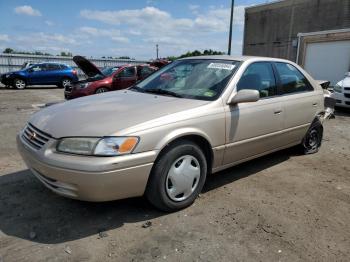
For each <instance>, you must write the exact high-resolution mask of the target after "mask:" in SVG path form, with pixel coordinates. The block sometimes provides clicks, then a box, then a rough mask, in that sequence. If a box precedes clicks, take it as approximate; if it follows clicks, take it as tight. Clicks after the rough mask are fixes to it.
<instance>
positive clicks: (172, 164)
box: [145, 140, 207, 212]
mask: <svg viewBox="0 0 350 262" xmlns="http://www.w3.org/2000/svg"><path fill="white" fill-rule="evenodd" d="M206 176H207V161H206V158H205V155H204V153H203V151H202V150H201V149H200V147H199V146H198V145H196V144H195V143H193V142H191V141H187V140H183V141H179V142H176V143H174V144H172V145H170V146H169V148H167V149H166V150H165V151H163V152H161V155H160V156H159V158H158V159H157V161H156V162H155V164H154V166H153V169H152V172H151V175H150V178H149V180H148V184H147V188H146V193H145V195H146V198H147V199H148V201H149V202H151V203H152V204H153V205H154V206H155V207H156V208H158V209H160V210H163V211H167V212H172V211H177V210H180V209H183V208H185V207H188V206H190V205H191V204H192V203H193V202H194V201H195V199H196V198H197V196H198V195H199V193H200V192H201V190H202V188H203V186H204V183H205V180H206Z"/></svg>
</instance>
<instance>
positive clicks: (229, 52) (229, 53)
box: [227, 0, 235, 55]
mask: <svg viewBox="0 0 350 262" xmlns="http://www.w3.org/2000/svg"><path fill="white" fill-rule="evenodd" d="M234 6H235V0H232V2H231V18H230V33H229V38H228V51H227V54H228V55H231V41H232V24H233V8H234Z"/></svg>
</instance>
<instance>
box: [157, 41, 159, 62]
mask: <svg viewBox="0 0 350 262" xmlns="http://www.w3.org/2000/svg"><path fill="white" fill-rule="evenodd" d="M156 50H157V59H158V58H159V57H158V53H159V49H158V44H156Z"/></svg>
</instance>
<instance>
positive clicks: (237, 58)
mask: <svg viewBox="0 0 350 262" xmlns="http://www.w3.org/2000/svg"><path fill="white" fill-rule="evenodd" d="M187 59H208V60H216V59H217V60H231V61H240V62H245V61H275V62H288V63H290V62H291V61H289V60H285V59H280V58H273V57H263V56H230V55H208V56H191V57H185V58H181V59H179V60H187Z"/></svg>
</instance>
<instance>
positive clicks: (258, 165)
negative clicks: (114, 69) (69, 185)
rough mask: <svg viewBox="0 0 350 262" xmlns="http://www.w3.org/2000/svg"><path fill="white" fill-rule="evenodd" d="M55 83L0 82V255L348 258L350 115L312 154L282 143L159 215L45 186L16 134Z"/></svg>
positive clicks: (51, 97) (136, 202)
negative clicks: (22, 85)
mask: <svg viewBox="0 0 350 262" xmlns="http://www.w3.org/2000/svg"><path fill="white" fill-rule="evenodd" d="M62 98H63V90H62V89H28V90H21V91H18V90H5V89H0V137H1V139H0V261H1V262H8V261H151V260H152V261H165V260H168V261H215V260H216V261H350V226H349V221H350V165H349V163H350V142H349V141H350V112H349V111H339V112H338V113H337V117H336V119H333V120H331V121H328V122H327V123H326V124H325V136H324V141H323V146H322V149H321V150H320V152H319V153H317V154H314V155H309V156H303V155H299V154H298V151H297V150H295V149H288V150H284V151H282V152H278V153H275V154H272V155H269V156H265V157H262V158H259V159H256V160H253V161H250V162H248V163H245V164H241V165H239V166H236V167H234V168H231V169H229V170H226V171H224V172H221V173H219V174H216V175H213V176H211V177H210V178H209V179H208V181H207V183H206V186H205V189H204V191H203V192H202V194H201V196H200V198H199V199H197V201H196V202H195V204H194V205H193V206H191V207H189V208H187V209H185V210H183V211H180V212H176V213H172V214H166V213H162V212H159V211H157V210H155V209H154V208H153V207H152V206H150V205H149V204H148V203H147V202H146V201H145V200H144V199H143V198H135V199H128V200H121V201H114V202H108V203H86V202H80V201H74V200H70V199H65V198H62V197H59V196H56V195H55V194H53V193H51V192H50V191H49V190H48V189H46V188H45V187H44V186H42V185H41V184H40V183H39V181H37V180H36V179H35V178H34V177H33V176H32V175H31V174H30V172H29V171H28V170H27V169H26V167H25V165H24V163H23V162H22V160H21V158H20V156H19V154H18V153H17V150H16V146H15V135H16V133H17V132H18V131H19V130H20V129H21V128H22V127H23V126H24V124H25V122H26V120H27V119H28V117H29V116H30V114H32V113H34V112H35V111H37V110H39V108H40V104H45V103H48V102H52V101H59V100H62Z"/></svg>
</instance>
